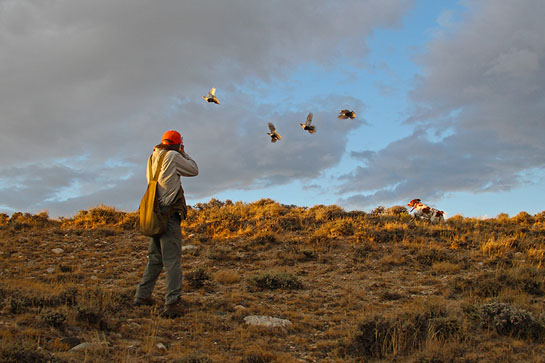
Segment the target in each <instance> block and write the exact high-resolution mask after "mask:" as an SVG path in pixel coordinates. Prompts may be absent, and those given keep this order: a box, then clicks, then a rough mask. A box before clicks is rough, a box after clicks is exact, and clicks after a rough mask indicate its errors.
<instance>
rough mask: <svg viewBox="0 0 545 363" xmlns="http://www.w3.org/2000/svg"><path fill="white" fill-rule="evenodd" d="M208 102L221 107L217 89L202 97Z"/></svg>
mask: <svg viewBox="0 0 545 363" xmlns="http://www.w3.org/2000/svg"><path fill="white" fill-rule="evenodd" d="M202 98H204V99H205V100H206V102H214V103H215V104H217V105H219V104H220V101H218V99H217V98H216V88H212V89H211V90H210V92H208V95H207V96H202Z"/></svg>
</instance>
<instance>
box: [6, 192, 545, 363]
mask: <svg viewBox="0 0 545 363" xmlns="http://www.w3.org/2000/svg"><path fill="white" fill-rule="evenodd" d="M135 222H136V214H135V213H125V212H119V211H116V210H115V209H113V208H110V207H105V206H99V207H96V208H92V209H90V210H88V211H81V212H80V213H79V214H77V215H76V216H74V217H73V218H61V219H60V220H51V219H50V218H48V216H47V213H41V214H38V215H30V214H23V213H15V214H13V215H11V216H8V215H1V214H0V244H1V247H0V361H2V362H3V361H8V362H9V361H24V362H29V361H37V362H41V361H44V362H45V361H52V362H81V361H89V362H91V361H93V362H94V361H105V362H109V361H120V362H138V361H140V362H150V361H151V362H162V361H168V362H227V361H229V362H276V361H278V362H296V361H334V362H335V361H338V362H344V361H349V362H350V361H381V360H383V361H392V360H396V361H408V362H451V361H460V362H481V361H491V362H497V361H501V362H510V361H512V362H518V361H542V360H543V357H545V344H544V342H545V340H544V339H545V318H544V311H543V307H544V306H545V305H544V303H545V297H544V294H545V273H544V269H543V260H544V255H545V212H543V213H540V214H537V215H529V214H528V213H525V212H521V213H520V214H518V215H517V216H514V217H512V218H510V217H509V216H507V215H504V214H502V215H499V216H498V217H497V218H492V219H487V220H478V219H472V218H463V217H460V216H455V217H452V218H450V219H448V220H447V222H446V223H444V224H438V225H430V224H427V223H425V222H421V221H415V220H414V219H413V218H412V217H411V216H410V215H409V214H408V213H407V210H406V209H405V208H404V207H401V206H395V207H392V208H382V207H378V208H377V209H376V210H374V211H373V212H372V213H364V212H345V211H344V210H343V209H341V208H339V207H337V206H315V207H312V208H302V207H296V206H287V205H282V204H279V203H276V202H274V201H272V200H268V199H264V200H260V201H258V202H255V203H250V204H247V203H240V202H237V203H232V202H231V201H226V202H221V201H218V200H211V201H210V202H209V203H207V204H197V205H196V206H194V207H193V208H192V209H191V210H190V211H189V215H188V219H187V220H186V221H183V222H182V234H183V237H184V241H183V245H184V246H190V247H189V248H187V247H186V249H185V250H184V252H183V257H182V265H183V266H182V267H183V270H184V287H183V289H184V299H185V300H187V301H188V302H189V303H190V307H189V311H188V313H187V314H186V315H185V316H184V317H182V318H179V319H163V318H161V317H160V316H159V313H160V311H161V308H162V302H163V295H164V291H165V288H164V275H162V276H161V277H160V279H159V282H158V285H157V287H156V290H155V294H154V298H155V300H156V301H157V305H155V306H153V307H137V308H135V307H132V306H131V302H132V299H133V295H134V291H135V287H136V285H137V284H138V283H139V281H140V278H141V275H142V272H143V270H144V267H145V264H146V262H147V261H146V255H147V238H146V237H143V236H141V235H140V234H139V233H138V232H137V231H136V230H135V229H134V225H135ZM250 315H266V316H271V317H275V318H281V319H287V320H289V321H290V322H291V323H292V324H291V325H288V326H285V327H276V328H266V327H256V326H249V325H247V324H246V323H245V320H244V318H245V317H247V316H250ZM79 343H88V344H87V346H86V347H84V348H83V349H81V350H76V351H71V350H70V349H71V348H72V347H74V346H77V345H78V344H79Z"/></svg>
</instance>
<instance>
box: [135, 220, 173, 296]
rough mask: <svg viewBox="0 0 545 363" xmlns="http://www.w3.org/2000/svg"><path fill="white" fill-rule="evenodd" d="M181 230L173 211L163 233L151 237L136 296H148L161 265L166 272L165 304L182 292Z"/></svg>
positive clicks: (151, 291)
mask: <svg viewBox="0 0 545 363" xmlns="http://www.w3.org/2000/svg"><path fill="white" fill-rule="evenodd" d="M181 260H182V231H181V228H180V216H179V215H178V213H174V214H173V215H172V216H171V217H170V218H169V220H168V226H167V230H166V232H165V233H163V234H162V235H161V236H159V237H151V238H150V242H149V247H148V265H147V266H146V270H145V271H144V275H143V276H142V282H141V283H140V285H138V289H137V290H136V297H137V298H140V299H142V298H150V297H151V295H152V293H153V288H154V287H155V283H156V282H157V278H158V277H159V274H161V271H162V270H163V267H164V268H165V272H166V298H165V300H166V303H165V304H166V305H170V304H174V303H175V302H177V301H178V299H179V298H180V296H181V294H182V266H181Z"/></svg>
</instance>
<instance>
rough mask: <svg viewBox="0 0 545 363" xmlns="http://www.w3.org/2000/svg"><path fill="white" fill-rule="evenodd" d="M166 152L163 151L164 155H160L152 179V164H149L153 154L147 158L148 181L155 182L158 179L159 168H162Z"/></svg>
mask: <svg viewBox="0 0 545 363" xmlns="http://www.w3.org/2000/svg"><path fill="white" fill-rule="evenodd" d="M167 152H168V151H165V152H164V153H162V154H161V156H160V157H159V163H158V164H157V169H155V173H154V174H153V177H152V171H151V169H152V165H153V164H152V163H151V158H152V156H153V154H151V155H150V157H149V160H148V174H149V180H150V181H152V180H153V181H157V179H158V178H159V172H160V171H161V167H162V166H163V160H165V156H166V155H167Z"/></svg>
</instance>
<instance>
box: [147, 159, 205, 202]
mask: <svg viewBox="0 0 545 363" xmlns="http://www.w3.org/2000/svg"><path fill="white" fill-rule="evenodd" d="M164 152H166V153H168V154H166V156H165V159H164V160H163V167H162V168H161V172H160V173H159V178H158V179H157V193H158V198H159V199H158V200H159V204H160V205H164V206H167V205H171V203H172V202H173V201H174V198H175V197H176V195H177V194H178V191H179V190H180V189H181V188H182V183H181V180H180V177H182V176H196V175H198V174H199V167H198V166H197V163H196V162H195V161H194V160H193V159H191V157H190V156H189V155H187V154H186V153H185V152H183V153H182V152H178V151H174V150H162V149H154V150H153V156H152V159H151V161H152V169H153V170H152V171H153V172H155V171H156V170H157V164H158V163H159V158H160V157H161V154H162V153H164ZM149 174H150V172H149V163H148V167H147V168H146V178H147V179H148V182H149Z"/></svg>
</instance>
